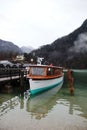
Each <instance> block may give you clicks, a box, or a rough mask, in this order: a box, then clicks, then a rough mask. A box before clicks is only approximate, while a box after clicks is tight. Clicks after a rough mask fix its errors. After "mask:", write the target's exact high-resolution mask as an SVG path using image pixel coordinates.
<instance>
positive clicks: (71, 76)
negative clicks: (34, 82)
mask: <svg viewBox="0 0 87 130" xmlns="http://www.w3.org/2000/svg"><path fill="white" fill-rule="evenodd" d="M67 74H68V81H69V86H70V93H71V94H74V75H73V71H72V70H70V69H68V72H67Z"/></svg>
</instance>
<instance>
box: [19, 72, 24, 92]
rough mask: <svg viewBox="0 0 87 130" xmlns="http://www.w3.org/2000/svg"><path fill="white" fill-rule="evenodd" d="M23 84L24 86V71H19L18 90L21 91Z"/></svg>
mask: <svg viewBox="0 0 87 130" xmlns="http://www.w3.org/2000/svg"><path fill="white" fill-rule="evenodd" d="M23 86H24V71H23V70H21V71H20V91H21V92H23V90H24V89H23Z"/></svg>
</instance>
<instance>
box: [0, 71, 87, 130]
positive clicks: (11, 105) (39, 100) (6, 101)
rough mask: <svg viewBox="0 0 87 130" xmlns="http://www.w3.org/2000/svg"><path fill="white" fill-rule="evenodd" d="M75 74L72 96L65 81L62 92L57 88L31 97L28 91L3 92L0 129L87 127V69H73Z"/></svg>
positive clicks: (84, 129)
mask: <svg viewBox="0 0 87 130" xmlns="http://www.w3.org/2000/svg"><path fill="white" fill-rule="evenodd" d="M74 77H75V93H74V95H73V96H71V95H70V93H69V85H68V83H67V82H66V81H65V82H64V85H63V87H62V89H61V90H60V91H59V92H57V90H56V89H57V88H55V89H52V90H50V91H46V92H44V93H42V94H38V95H36V96H32V97H30V96H29V93H24V94H20V93H19V94H18V95H16V94H15V95H12V94H0V127H1V129H4V130H6V129H5V128H9V129H12V128H14V129H23V130H25V129H29V128H30V129H38V130H39V129H40V130H44V129H51V130H53V129H54V130H58V128H60V129H59V130H61V129H62V130H63V129H64V130H65V129H67V130H68V129H69V128H70V130H73V129H76V130H77V129H83V130H87V72H78V71H77V72H74ZM66 78H67V77H65V80H66ZM15 115H16V116H17V117H15ZM16 120H17V121H18V122H19V123H21V124H23V125H21V126H19V125H18V122H17V121H16ZM6 121H7V124H6V123H5V124H4V123H3V122H6ZM38 121H39V122H38ZM10 122H11V124H10ZM14 124H15V125H14ZM37 124H38V125H37ZM62 124H64V125H62ZM15 126H16V127H15ZM34 126H35V128H34ZM7 130H8V129H7Z"/></svg>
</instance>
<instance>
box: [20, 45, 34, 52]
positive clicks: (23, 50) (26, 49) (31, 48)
mask: <svg viewBox="0 0 87 130" xmlns="http://www.w3.org/2000/svg"><path fill="white" fill-rule="evenodd" d="M21 50H22V52H23V53H30V52H31V51H32V50H34V48H33V47H31V46H22V47H21Z"/></svg>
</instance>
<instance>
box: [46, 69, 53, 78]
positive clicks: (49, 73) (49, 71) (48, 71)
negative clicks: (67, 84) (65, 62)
mask: <svg viewBox="0 0 87 130" xmlns="http://www.w3.org/2000/svg"><path fill="white" fill-rule="evenodd" d="M47 75H49V76H50V75H54V69H53V68H48V69H47Z"/></svg>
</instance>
